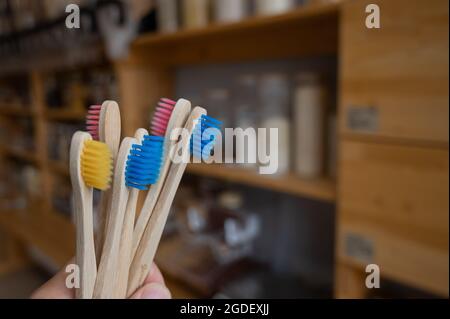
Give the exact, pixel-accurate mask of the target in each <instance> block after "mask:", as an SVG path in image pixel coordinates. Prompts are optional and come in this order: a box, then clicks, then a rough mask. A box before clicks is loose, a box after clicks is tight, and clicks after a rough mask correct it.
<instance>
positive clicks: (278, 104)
mask: <svg viewBox="0 0 450 319" xmlns="http://www.w3.org/2000/svg"><path fill="white" fill-rule="evenodd" d="M260 99H261V101H260V103H261V106H262V109H263V112H262V113H263V120H262V128H266V129H267V136H268V138H271V136H270V129H271V128H276V129H278V144H277V145H278V170H277V174H285V173H288V172H289V170H290V154H291V152H290V120H289V80H288V78H287V76H285V75H283V74H267V75H264V76H263V77H262V78H261V84H260ZM258 142H260V141H259V137H258ZM266 145H267V146H266V153H267V152H268V151H269V148H268V147H269V145H270V143H269V141H267V143H266ZM259 147H261V145H259ZM270 151H271V152H272V151H273V150H270Z"/></svg>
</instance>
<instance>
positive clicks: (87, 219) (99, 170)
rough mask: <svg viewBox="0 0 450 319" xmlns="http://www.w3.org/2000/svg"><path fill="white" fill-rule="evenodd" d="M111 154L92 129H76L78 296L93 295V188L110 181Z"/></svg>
mask: <svg viewBox="0 0 450 319" xmlns="http://www.w3.org/2000/svg"><path fill="white" fill-rule="evenodd" d="M111 174H112V158H111V152H110V151H109V148H108V146H107V145H106V144H104V143H100V142H97V141H93V140H92V137H91V135H90V134H89V133H85V132H77V133H75V135H74V136H73V138H72V143H71V149H70V176H71V181H72V189H73V203H74V213H75V216H76V264H77V265H78V267H79V268H80V287H79V288H78V289H77V290H76V297H77V298H78V299H90V298H92V295H93V291H94V284H95V280H96V274H97V263H96V258H95V246H94V227H93V213H92V196H93V188H97V189H100V190H106V189H107V188H108V187H109V185H110V182H111Z"/></svg>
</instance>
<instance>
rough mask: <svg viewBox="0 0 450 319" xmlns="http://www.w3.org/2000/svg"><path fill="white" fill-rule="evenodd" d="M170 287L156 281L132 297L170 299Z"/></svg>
mask: <svg viewBox="0 0 450 319" xmlns="http://www.w3.org/2000/svg"><path fill="white" fill-rule="evenodd" d="M170 298H172V297H171V294H170V291H169V289H167V288H166V287H165V286H164V285H161V284H159V283H156V282H152V283H149V284H146V285H145V286H143V287H141V288H140V289H138V291H136V292H135V293H134V295H132V296H131V299H170Z"/></svg>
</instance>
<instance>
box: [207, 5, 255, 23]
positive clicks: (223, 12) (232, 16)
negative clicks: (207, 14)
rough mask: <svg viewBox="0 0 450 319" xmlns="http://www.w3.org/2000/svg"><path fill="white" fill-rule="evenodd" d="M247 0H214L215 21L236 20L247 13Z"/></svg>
mask: <svg viewBox="0 0 450 319" xmlns="http://www.w3.org/2000/svg"><path fill="white" fill-rule="evenodd" d="M247 5H248V0H215V1H214V20H215V21H216V22H237V21H240V20H242V19H243V18H245V17H246V15H247Z"/></svg>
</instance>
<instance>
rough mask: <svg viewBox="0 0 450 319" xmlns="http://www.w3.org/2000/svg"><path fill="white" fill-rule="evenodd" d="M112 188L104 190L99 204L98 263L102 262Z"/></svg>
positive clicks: (96, 240)
mask: <svg viewBox="0 0 450 319" xmlns="http://www.w3.org/2000/svg"><path fill="white" fill-rule="evenodd" d="M111 199H112V189H108V190H107V191H104V192H102V193H101V195H100V203H99V206H98V211H97V212H98V219H97V222H98V228H97V231H96V232H95V254H96V255H97V256H98V258H97V263H99V262H100V256H101V255H102V251H103V245H104V243H105V236H106V225H108V211H109V209H110V206H111Z"/></svg>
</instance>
